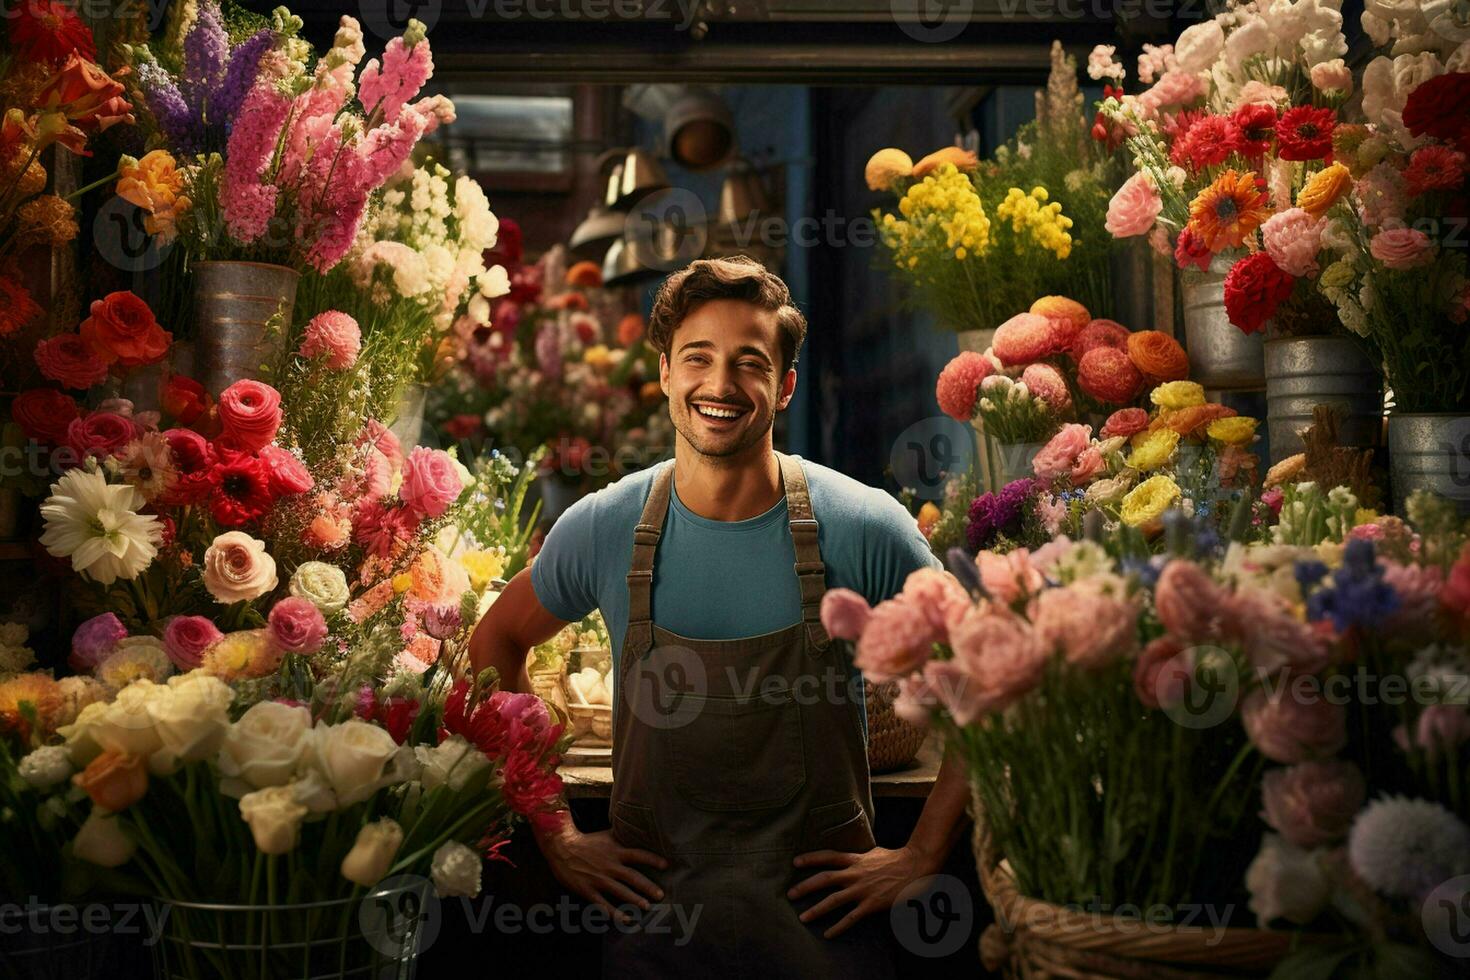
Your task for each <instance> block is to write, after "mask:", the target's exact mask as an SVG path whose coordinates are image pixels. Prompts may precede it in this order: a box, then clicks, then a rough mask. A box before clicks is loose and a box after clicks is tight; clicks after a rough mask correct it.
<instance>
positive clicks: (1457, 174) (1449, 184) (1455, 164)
mask: <svg viewBox="0 0 1470 980" xmlns="http://www.w3.org/2000/svg"><path fill="white" fill-rule="evenodd" d="M1464 182H1465V154H1463V153H1461V152H1459V151H1458V150H1452V149H1450V148H1449V147H1448V146H1442V145H1440V144H1438V143H1430V144H1427V145H1425V146H1421V147H1419V149H1417V150H1415V151H1414V155H1413V156H1411V157H1410V158H1409V165H1408V167H1406V168H1405V169H1404V187H1405V188H1406V189H1407V190H1408V192H1409V193H1410V194H1411V195H1419V194H1423V193H1424V192H1425V191H1452V190H1454V189H1455V188H1456V187H1459V186H1460V185H1461V184H1462V183H1464Z"/></svg>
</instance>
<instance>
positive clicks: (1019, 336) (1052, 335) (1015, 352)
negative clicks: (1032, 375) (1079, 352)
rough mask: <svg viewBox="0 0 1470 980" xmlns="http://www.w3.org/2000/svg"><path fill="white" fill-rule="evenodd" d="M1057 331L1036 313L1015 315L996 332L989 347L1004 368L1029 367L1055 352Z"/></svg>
mask: <svg viewBox="0 0 1470 980" xmlns="http://www.w3.org/2000/svg"><path fill="white" fill-rule="evenodd" d="M1055 342H1056V330H1055V329H1054V328H1053V327H1052V325H1051V321H1049V320H1048V319H1047V318H1046V317H1044V316H1041V315H1039V314H1036V313H1017V314H1016V315H1015V316H1013V317H1011V318H1010V319H1009V320H1007V321H1006V322H1005V323H1002V324H1001V325H1000V326H999V327H996V329H995V340H994V342H993V344H992V348H993V349H994V351H995V356H996V357H998V358H1000V363H1001V364H1004V365H1005V366H1006V367H1015V366H1018V365H1022V364H1030V363H1031V362H1032V361H1039V360H1041V359H1042V358H1044V357H1050V356H1051V355H1052V354H1054V353H1056V352H1057V351H1056V346H1055Z"/></svg>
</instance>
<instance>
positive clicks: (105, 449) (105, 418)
mask: <svg viewBox="0 0 1470 980" xmlns="http://www.w3.org/2000/svg"><path fill="white" fill-rule="evenodd" d="M140 435H142V429H141V428H140V427H139V426H138V424H137V423H136V422H134V421H133V420H132V419H130V418H127V417H126V416H123V415H114V414H112V413H111V412H93V413H92V414H91V415H88V416H86V417H85V418H77V419H72V420H71V424H70V425H68V426H67V427H66V444H67V445H68V446H70V447H71V448H72V450H74V451H75V452H76V454H77V457H78V458H79V459H85V458H87V457H88V456H97V457H103V456H118V455H121V454H122V451H123V448H124V447H126V446H127V444H128V443H130V442H132V441H133V440H134V439H136V438H138V437H139V436H140Z"/></svg>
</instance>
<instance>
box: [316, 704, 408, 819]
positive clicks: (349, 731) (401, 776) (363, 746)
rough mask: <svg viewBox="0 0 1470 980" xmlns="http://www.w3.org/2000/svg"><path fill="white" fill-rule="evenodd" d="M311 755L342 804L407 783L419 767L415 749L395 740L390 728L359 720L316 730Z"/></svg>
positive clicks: (346, 804) (338, 802) (317, 768)
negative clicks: (386, 728) (389, 731)
mask: <svg viewBox="0 0 1470 980" xmlns="http://www.w3.org/2000/svg"><path fill="white" fill-rule="evenodd" d="M309 758H310V760H311V764H312V768H313V769H315V770H316V771H317V772H319V773H320V774H321V775H322V777H323V778H324V779H325V780H326V782H327V785H328V786H330V787H331V789H332V792H333V793H334V794H335V795H336V798H337V806H339V807H344V806H350V805H352V804H353V803H358V802H360V801H362V800H365V799H367V798H368V797H369V796H372V795H373V794H374V793H376V792H377V791H378V790H380V789H382V788H383V787H385V786H391V785H393V784H394V783H401V782H405V781H407V780H408V779H411V778H412V777H413V775H414V770H415V769H417V762H415V760H414V756H413V750H412V749H410V748H407V747H406V746H400V745H399V744H398V743H397V742H395V741H393V736H392V735H389V734H388V732H387V730H385V729H383V728H379V727H378V726H377V725H373V724H370V723H368V722H365V721H359V720H357V719H352V720H350V721H344V722H342V723H341V724H340V725H323V726H321V727H319V728H315V729H313V730H312V739H311V751H310V755H309Z"/></svg>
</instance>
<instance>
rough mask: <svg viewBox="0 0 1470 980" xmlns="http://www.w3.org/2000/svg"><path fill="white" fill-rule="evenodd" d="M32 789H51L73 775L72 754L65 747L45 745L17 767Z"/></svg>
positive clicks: (26, 757)
mask: <svg viewBox="0 0 1470 980" xmlns="http://www.w3.org/2000/svg"><path fill="white" fill-rule="evenodd" d="M16 771H17V772H19V773H20V778H21V779H24V780H25V781H26V785H28V786H30V787H31V788H32V789H50V788H51V787H52V786H55V785H56V784H57V783H60V782H62V781H63V780H65V779H66V778H67V777H68V776H70V775H71V774H72V765H71V753H70V752H68V751H67V748H66V746H65V745H43V746H41V747H40V748H39V749H36V750H35V751H34V752H32V753H30V754H29V755H27V756H25V757H24V758H23V759H21V760H20V763H19V765H17V766H16Z"/></svg>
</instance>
